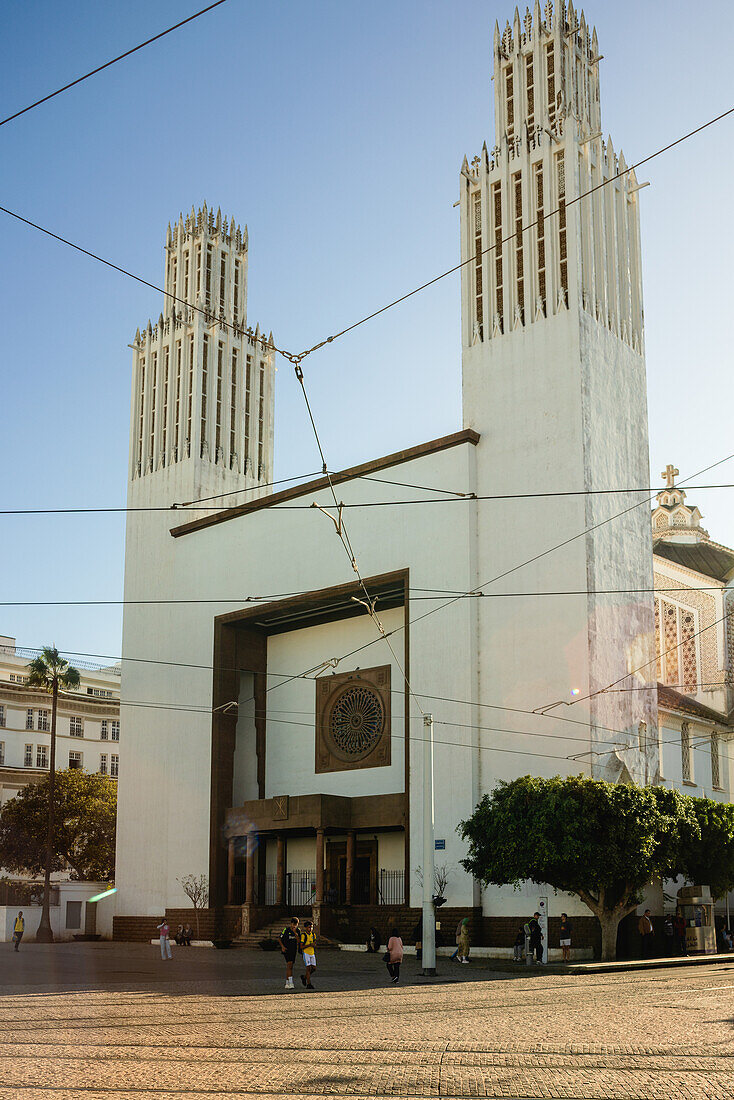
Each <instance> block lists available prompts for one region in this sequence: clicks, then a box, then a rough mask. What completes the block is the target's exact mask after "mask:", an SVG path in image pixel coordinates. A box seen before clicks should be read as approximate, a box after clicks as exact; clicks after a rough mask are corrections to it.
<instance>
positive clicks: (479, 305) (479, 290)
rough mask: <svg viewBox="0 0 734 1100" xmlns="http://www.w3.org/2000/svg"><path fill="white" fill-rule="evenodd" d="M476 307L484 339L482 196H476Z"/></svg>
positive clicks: (477, 323)
mask: <svg viewBox="0 0 734 1100" xmlns="http://www.w3.org/2000/svg"><path fill="white" fill-rule="evenodd" d="M474 308H475V318H474V319H475V322H476V330H475V331H476V335H477V336H478V337H479V339H480V340H483V339H484V286H483V283H482V196H481V192H479V191H477V193H476V195H475V196H474Z"/></svg>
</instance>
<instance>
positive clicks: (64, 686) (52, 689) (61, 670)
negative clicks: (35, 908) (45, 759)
mask: <svg viewBox="0 0 734 1100" xmlns="http://www.w3.org/2000/svg"><path fill="white" fill-rule="evenodd" d="M79 680H80V676H79V671H78V670H77V669H75V668H72V667H71V665H70V664H69V662H68V661H66V660H64V658H63V657H62V656H61V654H60V653H59V651H58V649H57V648H56V646H44V648H43V649H42V650H41V653H40V656H38V657H34V658H33V660H32V661H31V662H30V663H29V665H28V686H29V687H38V688H43V690H44V691H48V692H49V693H50V695H51V752H50V757H51V759H50V764H49V773H48V775H49V782H48V810H47V815H48V820H47V822H46V861H45V875H44V882H43V912H42V913H41V923H40V924H39V926H38V931H37V932H36V941H37V942H39V943H53V938H54V934H53V932H52V931H51V860H52V858H53V831H54V795H55V788H56V711H57V708H58V701H59V691H68V690H69V689H73V688H77V687H79Z"/></svg>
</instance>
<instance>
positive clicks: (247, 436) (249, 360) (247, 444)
mask: <svg viewBox="0 0 734 1100" xmlns="http://www.w3.org/2000/svg"><path fill="white" fill-rule="evenodd" d="M251 385H252V356H251V355H248V356H247V370H246V375H245V447H244V451H245V467H246V466H247V456H248V454H249V452H250V387H251ZM244 472H245V473H247V470H246V468H245V470H244Z"/></svg>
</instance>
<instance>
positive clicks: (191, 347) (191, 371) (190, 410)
mask: <svg viewBox="0 0 734 1100" xmlns="http://www.w3.org/2000/svg"><path fill="white" fill-rule="evenodd" d="M193 402H194V337H193V333H192V335H191V336H189V393H188V408H187V412H186V439H187V441H189V442H190V440H191V419H192V414H193V408H194V405H193Z"/></svg>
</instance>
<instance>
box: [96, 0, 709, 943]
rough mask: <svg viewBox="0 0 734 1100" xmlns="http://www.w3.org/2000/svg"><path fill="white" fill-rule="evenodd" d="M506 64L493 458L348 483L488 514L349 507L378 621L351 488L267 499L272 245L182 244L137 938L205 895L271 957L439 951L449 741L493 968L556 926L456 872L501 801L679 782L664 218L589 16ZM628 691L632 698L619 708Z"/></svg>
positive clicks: (154, 543)
mask: <svg viewBox="0 0 734 1100" xmlns="http://www.w3.org/2000/svg"><path fill="white" fill-rule="evenodd" d="M493 52H494V76H493V81H494V114H495V140H494V144H493V145H492V148H491V150H490V149H489V148H488V147H487V145H486V144H485V145H483V146H482V149H481V152H480V153H479V154H478V155H477V156H475V157H474V158H473V160H472V161H471V163H469V161H468V160H466V159H465V160H464V163H463V166H462V168H461V172H460V179H459V182H460V204H461V258H462V261H463V262H464V266H463V269H462V293H461V310H462V331H463V351H462V358H463V362H462V371H463V425H462V427H461V429H460V430H457V431H454V432H453V433H452V434H449V435H447V436H445V437H442V438H440V439H436V440H431V441H429V442H426V443H424V444H423V445H420V446H417V447H413V448H411V449H409V450H405V451H400V452H397V453H395V454H391V455H387V456H384V457H381V458H377V459H374V460H372V461H370V462H366V463H364V464H363V465H361V466H357V467H354V468H351V469H348V470H343V471H340V472H339V473H337V474H334V475H333V476H332V482H333V484H334V486H335V488H336V491H337V493H338V498H339V500H340V501H343V502H344V504H345V505H347V506H349V505H357V504H359V505H365V504H372V503H383V502H386V501H388V502H389V501H398V500H401V499H404V494H405V489H404V487H403V486H404V484H405V483H408V484H410V485H413V486H428V487H430V488H431V492H430V495H435V494H436V492H441V491H442V492H445V493H447V494H450V493H452V492H453V493H454V494H455V493H456V492H459V493H462V494H465V499H462V500H461V502H457V503H454V504H452V505H450V510H449V506H447V508H446V510H445V512H444V511H443V509H442V510H441V515H442V521H441V522H440V523H439V524H438V525H437V524H436V519H435V517H436V512H435V510H434V508H435V506H431V508H421V507H420V506H415V507H412V508H411V509H410V510H408V509H405V508H400V507H395V508H392V507H382V508H370V507H354V508H352V509H350V508H347V510H346V511H345V515H346V516H347V518H348V524H349V536H350V540H351V543H352V545H353V547H354V550H355V553H356V556H357V558H358V561H359V568H360V571H361V575H362V577H363V578H364V581H365V584H364V588H363V587H362V586H361V585H360V583H359V582H358V581H356V580H355V574H354V571H353V569H352V568H351V566H350V564H349V562H348V560H347V559H346V557H345V555H344V552H343V547H342V544H341V543H340V541H339V539H338V538H336V537H335V533H334V526H335V524H336V523H337V519H338V517H337V516H336V513H335V512H334V510H333V509H332V515H333V516H334V520H333V522H332V520H330V519H329V518H328V517H326V516H324V515H323V511H322V509H328V508H329V506H330V505H333V498H332V496H331V493H330V487H329V482H328V480H327V478H325V477H322V478H319V479H316V480H314V481H312V482H309V483H308V484H300V485H297V486H295V487H291V488H288V489H286V490H284V491H277V492H273V491H272V488H273V487H272V486H271V485H270V483H271V482H272V439H273V370H274V351H273V344H272V338H271V337H268V338H265V337H264V335H263V334H262V333H261V331H260V329H259V328H256V329H255V330H253V329H252V328H251V327H250V326H249V325H248V318H247V309H246V277H247V234H246V231H245V233H243V232H242V231H241V230H240V229H239V228H238V227H235V226H233V224H232V222H231V221H230V222H227V220H226V219H224V220H222V219H221V216H220V215H217V216H216V218H215V217H214V216H213V215H212V214H211V213H210V212H209V211H207V209H206V207H205V208H204V209H203V210H202V211H199V212H197V211H192V212H191V214H190V216H189V217H187V218H186V219H185V220H184V219H183V218H181V219H180V220H179V222H178V224H177V225H176V227H175V228H174V229H173V230H169V234H168V239H167V243H166V289H167V290H168V292H169V295H170V297H167V298H166V306H165V313H164V314H163V315H161V317H160V318H159V321H158V324H157V326H155V327H153V326H152V325H151V324H150V323H149V324H148V326H147V327H146V328H145V329H144V331H143V332H142V334H140V333H138V335H137V336H136V339H135V344H134V379H133V396H132V416H131V437H130V454H131V459H130V472H129V474H130V482H129V503H130V505H131V507H132V508H137V509H140V510H137V511H132V512H130V513H129V518H128V527H127V542H126V565H125V599H126V608H125V620H124V637H123V678H122V702H123V704H125V703H127V704H128V705H130V707H131V708H134V709H131V712H130V713H131V714H132V715H134V718H130V719H128V721H127V723H126V730H127V737H128V744H129V748H128V750H127V752H128V758H129V764H128V765H127V767H126V770H125V772H124V773H123V774H122V775H121V777H120V795H119V813H118V855H117V891H118V892H117V898H116V900H117V913H118V917H120V918H121V917H128V918H130V917H133V916H135V917H139V918H141V919H142V918H146V919H147V918H150V917H151V916H153V915H156V914H160V913H161V912H163V911H164V910H165V909H166V907H170V906H176V905H181V904H184V903H185V902H184V898H183V894H182V891H181V887H180V883H179V880H180V879H181V878H182V877H183V876H185V875H189V874H203V875H206V876H207V877H208V879H209V885H210V905H211V906H212V907H217V908H219V910H220V911H221V912H222V913H224V914H225V916H226V919H227V920H228V921H230V922H233V923H234V926H236V927H238V928H239V929H240V930H241V931H243V932H249V931H252V930H254V929H256V928H257V927H258V926H260V925H263V926H265V925H266V923H267V921H268V920H270V919H275V917H276V916H280V915H281V914H284V913H285V912H286V911H287V910H288V909H291V910H295V911H296V912H303V910H304V908H307V907H310V909H311V910H312V911H313V912H314V913H315V915H316V916H317V918H318V920H319V923H320V925H321V928H322V931H325V932H327V933H332V934H334V935H336V936H338V938H340V939H346V938H352V937H354V936H356V935H361V933H362V931H363V926H364V925H365V924H369V923H373V922H374V921H375V919H376V915H379V914H383V916H384V919H387V917H386V916H385V915H386V914H388V913H391V914H394V915H395V914H397V915H398V916H399V917H400V919H401V920H402V921H403V922H406V921H408V920H409V919H410V920H411V921H413V920H414V916H415V915H417V913H416V907H417V906H419V905H420V903H421V902H420V898H421V868H420V865H421V861H422V844H423V836H422V801H423V790H422V759H423V736H424V734H423V729H424V725H423V716H424V713H425V712H430V713H431V714H432V715H433V719H434V727H433V728H434V741H435V746H434V760H435V836H436V847H437V855H436V862H437V864H439V865H440V866H441V867H442V868H443V870H444V871H445V876H446V878H447V882H446V887H445V893H446V896H447V898H448V907H449V909H450V910H452V911H454V912H462V913H467V914H469V915H470V916H471V917H472V919H473V920H474V921H475V926H476V925H477V924H479V925H481V926H482V934H486V935H487V936H488V937H489V938H492V936H495V935H500V934H502V929H503V928H505V927H506V926H508V922H510V921H511V918H515V917H520V916H523V915H526V914H527V912H528V910H529V911H531V912H532V910H533V909H534V908H535V907H536V899H537V893H538V888H537V887H532V888H530V889H529V891H528V897H527V898H525V899H524V898H523V894H522V891H521V892H519V893H518V892H516V891H513V890H511V889H508V890H501V889H497V888H491V889H486V890H481V889H480V887H479V885H478V884H477V883H476V882H474V881H473V880H472V879H471V877H470V876H468V875H467V874H466V873H465V872H464V871H463V869H462V868H461V866H460V860H461V858H462V856H463V855H464V847H463V844H462V841H461V839H460V837H459V834H458V832H457V826H458V824H459V822H461V821H462V820H463V819H465V818H467V817H469V816H470V815H471V813H472V811H473V809H474V807H475V805H476V804H477V802H478V801H479V799H480V798H481V797H482V795H483V794H484V793H486V792H489V791H491V790H492V788H493V787H494V785H495V784H496V782H497V781H498V780H500V779H511V778H513V777H515V776H518V775H523V774H528V773H531V774H537V775H546V776H551V775H556V774H561V775H573V774H578V773H579V772H583V773H585V774H586V775H592V776H596V777H600V778H604V779H608V780H610V781H613V782H617V781H627V782H629V781H633V782H639V783H644V782H657V781H659V780H660V777H661V748H660V744H659V738H658V736H657V735H655V736H653V735H652V734H650V735H649V736H642V734H641V731H642V730H649V731H657V730H658V693H657V676H656V672H657V669H656V649H655V629H656V627H655V623H656V620H655V608H656V604H655V600H654V596H653V591H652V589H653V545H652V529H651V524H650V510H649V505H648V503H647V501H648V497H647V495H646V494H645V493H643V492H640V489H642V488H644V487H645V486H647V485H649V484H650V481H649V477H650V475H649V469H648V434H647V408H646V384H645V360H644V329H643V309H642V285H641V260H640V238H639V188H640V185H639V184H638V182H637V180H636V178H635V175H634V172H633V171H631V170H629V169H627V167H626V165H625V161H624V157H623V155H622V154H621V153H620V154H619V155H618V154H616V153H615V151H614V148H613V145H612V141H611V139H604V138H603V136H602V131H601V109H600V94H599V78H598V63H599V60H600V55H599V46H598V42H597V39H596V34H595V32H593V31H591V29H590V28H589V27H587V25H586V23H585V20H584V17H583V15H582V16H581V17H580V18H578V17H577V16H576V13H575V12H574V10H573V7H569V9H568V10H566V9H565V6H564V5H559V7H558V8H557V9H556V10H555V11H554V10H553V8H552V5H551V4H550V3H549V4H547V5H546V7H545V10H544V11H542V12H541V10H540V7H539V5H538V4H536V6H535V10H534V12H533V13H532V14H531V13H530V12H527V13H526V16H525V19H524V20H522V21H521V20H520V17H519V15H518V14H517V12H516V13H515V18H514V23H513V24H512V25H510V24H508V25H507V26H506V28H505V30H504V32H500V30H499V28H497V29H496V31H495V39H494V48H493ZM174 503H175V504H179V505H186V507H185V508H182V509H181V511H180V513H179V514H172V513H170V512H166V511H165V508H167V507H169V506H170V505H172V504H174ZM197 505H198V507H197ZM313 505H317V506H318V507H313ZM155 508H160V509H163V510H161V511H155V510H152V509H155ZM145 509H148V510H145ZM365 589H366V591H367V593H368V594H369V602H370V603H373V602H374V611H375V614H374V615H371V614H370V613H369V610H370V608H369V606H368V601H367V600H366V599H365ZM451 594H455V595H456V596H458V597H460V598H457V599H452V598H451ZM462 594H465V595H463V596H462ZM150 600H155V601H158V602H156V603H146V601H150ZM617 682H623V683H624V684H625V686H627V687H630V688H632V689H633V690H626V691H618V692H606V691H604V690H602V689H604V688H606V687H607V686H609V685H611V684H614V683H617ZM726 786H727V787H728V775H727V778H726ZM531 899H532V900H531ZM558 906H559V907H561V908H563V909H564V910H565V911H567V912H568V913H569V914H572V915H575V917H576V918H577V919H578V921H583V920H584V919H586V918H588V919H589V924H592V923H593V921H592V920H591V918H590V917H589V914H588V912H587V911H586V910H585V909H584V907H583V906H582V905H581V904H580V903H579V902H578V901H574V900H573V899H567V898H559V899H558ZM411 910H412V911H413V912H411ZM559 912H560V908H559ZM579 927H581V925H579ZM513 934H514V933H513Z"/></svg>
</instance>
